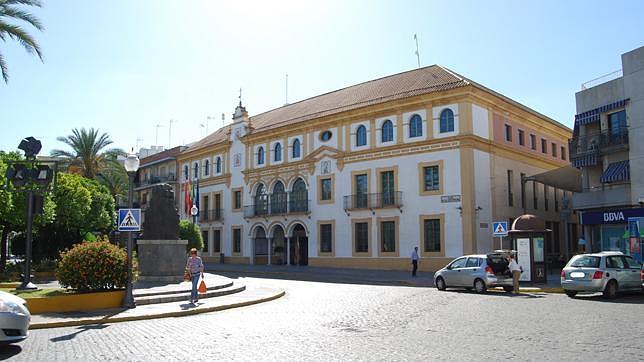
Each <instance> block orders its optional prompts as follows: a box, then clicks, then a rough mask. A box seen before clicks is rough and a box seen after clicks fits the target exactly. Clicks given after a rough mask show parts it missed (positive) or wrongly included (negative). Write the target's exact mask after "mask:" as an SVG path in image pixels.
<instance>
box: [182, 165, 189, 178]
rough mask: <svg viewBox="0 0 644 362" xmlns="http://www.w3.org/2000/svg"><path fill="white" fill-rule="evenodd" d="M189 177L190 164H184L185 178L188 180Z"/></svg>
mask: <svg viewBox="0 0 644 362" xmlns="http://www.w3.org/2000/svg"><path fill="white" fill-rule="evenodd" d="M189 177H190V170H189V167H188V165H184V166H183V179H184V180H188V178H189Z"/></svg>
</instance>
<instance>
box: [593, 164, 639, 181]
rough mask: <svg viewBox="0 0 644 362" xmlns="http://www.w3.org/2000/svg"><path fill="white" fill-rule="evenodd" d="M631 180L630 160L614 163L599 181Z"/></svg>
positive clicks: (607, 168)
mask: <svg viewBox="0 0 644 362" xmlns="http://www.w3.org/2000/svg"><path fill="white" fill-rule="evenodd" d="M630 179H631V167H630V165H629V162H628V160H624V161H619V162H614V163H611V164H610V165H608V167H606V170H605V171H604V173H603V174H602V177H601V178H600V179H599V181H601V182H617V181H628V180H630Z"/></svg>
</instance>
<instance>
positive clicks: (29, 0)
mask: <svg viewBox="0 0 644 362" xmlns="http://www.w3.org/2000/svg"><path fill="white" fill-rule="evenodd" d="M7 5H27V6H36V7H42V2H41V1H40V0H0V6H7Z"/></svg>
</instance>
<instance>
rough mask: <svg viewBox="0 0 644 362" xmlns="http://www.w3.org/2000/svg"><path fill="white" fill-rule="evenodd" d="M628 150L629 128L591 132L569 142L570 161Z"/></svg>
mask: <svg viewBox="0 0 644 362" xmlns="http://www.w3.org/2000/svg"><path fill="white" fill-rule="evenodd" d="M627 149H628V128H627V127H620V128H617V129H610V130H604V131H601V132H598V131H596V132H589V133H586V134H585V135H583V136H577V137H575V138H572V139H570V140H568V150H569V152H570V160H571V161H573V160H574V159H575V158H578V157H584V156H587V155H591V154H596V155H600V154H607V153H612V152H617V151H621V150H627Z"/></svg>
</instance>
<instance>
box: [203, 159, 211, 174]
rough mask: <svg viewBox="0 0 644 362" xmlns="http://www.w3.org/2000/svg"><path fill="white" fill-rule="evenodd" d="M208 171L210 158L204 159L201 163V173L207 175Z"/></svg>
mask: <svg viewBox="0 0 644 362" xmlns="http://www.w3.org/2000/svg"><path fill="white" fill-rule="evenodd" d="M209 173H210V160H206V162H204V164H203V175H204V176H208V174H209Z"/></svg>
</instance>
